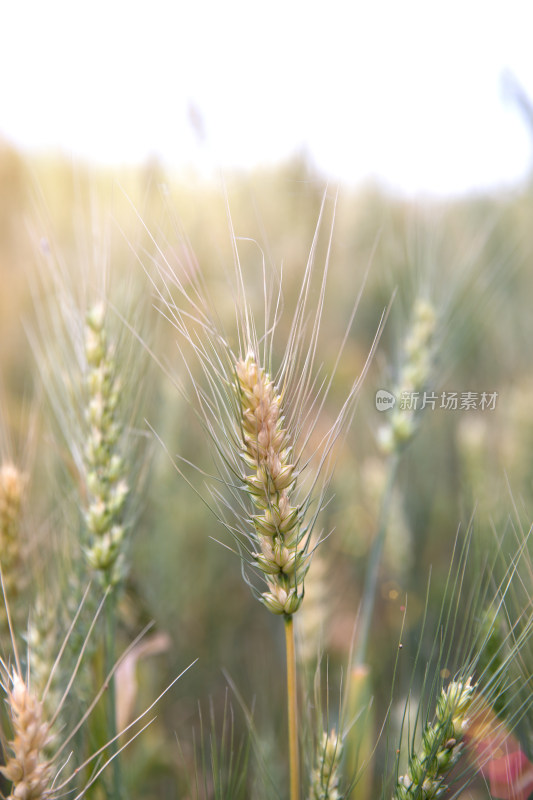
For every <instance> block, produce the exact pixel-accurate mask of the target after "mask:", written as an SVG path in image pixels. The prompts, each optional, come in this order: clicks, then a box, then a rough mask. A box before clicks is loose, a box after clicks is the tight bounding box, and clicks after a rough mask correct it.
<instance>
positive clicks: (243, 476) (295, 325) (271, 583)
mask: <svg viewBox="0 0 533 800" xmlns="http://www.w3.org/2000/svg"><path fill="white" fill-rule="evenodd" d="M326 199H327V198H326V197H324V200H323V205H322V209H321V213H320V217H319V220H318V225H317V229H316V232H315V236H314V239H313V242H312V246H311V252H310V255H309V259H308V262H307V264H306V266H305V268H304V269H303V273H302V282H301V286H300V290H299V294H298V297H297V299H296V302H295V304H294V307H293V309H292V312H291V310H290V309H289V308H288V304H287V302H286V300H285V298H284V297H283V290H282V281H281V278H280V276H279V275H278V273H277V272H276V270H275V269H272V270H269V269H268V267H267V265H266V263H265V260H264V258H263V260H262V262H261V263H260V264H258V265H257V267H258V270H260V275H261V279H262V283H263V295H264V297H263V300H264V304H263V307H262V308H261V310H260V311H259V312H256V311H255V310H254V309H253V308H252V305H251V303H250V302H249V300H248V297H247V291H246V280H245V276H244V272H243V270H242V268H241V263H240V259H239V253H238V241H237V239H236V238H235V236H234V235H233V232H232V242H233V249H234V266H235V280H234V282H233V283H231V285H228V292H229V293H230V294H232V295H233V297H234V298H235V320H234V323H233V327H232V329H231V330H229V331H228V330H226V329H225V323H224V322H223V321H221V320H220V318H219V316H218V313H217V308H216V306H215V305H214V304H213V303H212V302H211V301H210V298H209V296H208V294H207V292H206V289H205V284H204V280H203V277H202V273H201V269H200V267H199V266H198V265H196V266H195V269H192V270H191V269H187V270H186V271H185V270H184V272H183V274H182V275H180V274H178V273H177V272H176V270H175V269H173V267H172V265H171V264H169V263H168V261H167V260H166V258H165V254H164V253H163V251H162V250H159V252H158V257H159V258H158V261H157V262H156V268H157V270H158V278H156V279H152V278H150V279H151V280H152V282H153V286H154V288H155V290H156V292H157V295H158V297H159V301H160V310H161V313H162V315H163V316H164V317H166V318H167V320H168V321H169V322H170V323H171V324H172V325H173V326H174V328H175V329H176V330H177V331H178V333H179V334H180V338H179V339H178V345H179V347H180V352H181V355H182V356H183V359H184V361H185V366H186V368H187V370H188V373H189V376H190V378H191V384H192V393H188V392H187V391H186V390H185V389H184V387H183V384H181V383H178V385H177V388H178V390H179V391H180V392H182V393H183V394H185V396H186V399H187V400H188V401H189V402H190V404H191V406H192V408H193V411H194V413H196V415H197V417H198V419H199V420H200V423H201V425H202V427H203V428H204V430H205V432H206V434H207V436H208V438H209V439H210V441H211V444H212V447H213V452H214V455H215V460H216V464H217V469H218V472H217V474H216V475H213V476H211V477H212V481H211V483H210V496H209V497H207V498H204V499H206V500H207V503H208V504H209V505H210V506H211V507H212V508H213V510H214V513H215V514H216V516H217V518H218V519H219V520H220V521H221V523H222V524H223V525H224V526H225V527H226V529H227V531H228V532H229V533H230V535H231V536H232V537H234V539H235V542H236V545H237V549H238V551H239V554H240V555H241V557H242V560H243V574H244V575H245V578H246V579H247V581H248V582H249V584H250V586H251V588H252V591H253V592H254V594H255V595H256V597H257V598H258V599H259V600H261V602H262V603H263V604H264V605H265V606H266V607H267V608H268V609H269V610H270V611H272V612H273V613H275V614H280V615H289V616H290V615H291V614H293V613H295V611H297V610H298V608H299V607H300V605H301V603H302V598H303V591H304V577H305V573H306V571H307V569H308V568H309V564H310V556H311V548H310V542H311V534H312V532H313V529H314V527H315V524H316V521H317V517H318V515H319V513H320V510H321V509H322V507H323V505H324V502H325V497H326V492H327V485H328V481H329V479H330V477H331V471H332V463H331V462H332V451H333V448H334V446H335V444H336V442H337V440H338V439H339V437H340V436H341V435H342V434H343V432H344V431H345V430H346V428H347V425H348V423H349V422H350V420H351V417H352V415H353V410H354V405H355V401H356V397H357V393H358V389H359V387H360V385H361V382H362V379H363V377H364V375H365V373H366V370H367V368H368V364H369V361H370V358H371V356H372V354H373V349H374V347H375V345H376V343H377V339H378V336H379V333H380V332H381V327H382V325H383V318H382V319H381V320H379V321H377V335H376V340H375V342H374V346H373V348H372V351H371V353H370V354H369V358H368V360H367V362H366V364H364V365H363V367H362V370H361V374H360V375H358V376H356V378H355V380H354V382H353V384H352V385H351V387H350V388H349V390H348V393H347V396H346V399H345V401H344V403H343V405H342V407H341V408H340V411H339V413H338V415H337V417H336V418H335V419H334V421H333V423H332V424H331V425H330V426H329V428H328V429H327V430H326V431H325V433H323V434H322V436H321V438H320V441H318V443H317V442H316V441H314V440H313V434H314V432H315V430H316V428H317V425H318V423H319V421H321V418H322V416H321V415H322V412H323V410H324V405H325V403H326V399H327V397H328V393H329V389H330V387H331V384H332V381H333V379H334V373H335V369H336V366H337V364H338V363H339V360H340V358H341V354H342V350H343V346H344V344H345V342H346V340H347V338H348V336H349V334H350V331H351V328H352V324H353V321H354V317H355V312H356V309H357V307H358V303H359V300H360V298H361V291H362V290H361V291H360V292H359V294H358V295H357V297H356V299H355V302H354V306H353V310H352V313H351V315H350V317H349V319H348V320H347V324H346V330H345V334H344V339H343V342H342V345H341V348H340V350H339V353H338V356H337V360H336V364H335V366H334V369H333V371H332V374H330V375H324V374H320V370H319V369H318V368H317V366H316V355H317V350H318V344H319V339H320V327H321V320H322V316H323V312H324V306H325V302H326V284H327V277H328V271H329V254H330V248H331V240H332V230H331V233H330V236H329V240H328V247H327V255H326V259H325V263H324V265H323V267H322V269H320V268H319V267H318V266H317V264H316V251H317V247H318V242H319V238H320V228H321V224H322V221H323V215H324V214H325V206H326ZM193 260H194V257H193V256H192V255H190V256H189V261H193ZM257 278H258V276H257V273H256V274H255V276H254V282H255V284H256V285H257ZM283 327H285V330H286V334H285V340H284V341H279V339H280V335H281V330H282V328H283ZM316 438H318V437H316ZM311 442H313V444H311ZM177 467H178V469H179V471H180V472H182V468H181V467H180V466H179V465H177ZM257 578H258V579H259V580H257Z"/></svg>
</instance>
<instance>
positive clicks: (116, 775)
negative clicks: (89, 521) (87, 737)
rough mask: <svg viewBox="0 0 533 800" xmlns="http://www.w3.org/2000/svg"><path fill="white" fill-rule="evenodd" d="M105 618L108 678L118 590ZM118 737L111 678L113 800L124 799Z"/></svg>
mask: <svg viewBox="0 0 533 800" xmlns="http://www.w3.org/2000/svg"><path fill="white" fill-rule="evenodd" d="M104 618H105V633H106V635H105V645H104V651H105V661H104V668H105V674H106V676H107V675H109V674H110V672H111V670H112V669H113V667H114V664H115V637H116V629H117V624H116V623H117V617H116V589H111V591H110V593H109V597H108V599H107V600H106V603H105V607H104ZM116 735H117V709H116V693H115V678H114V676H113V677H112V678H111V680H110V683H109V687H108V691H107V736H108V740H111V739H114V741H113V742H112V743H111V745H110V747H109V749H110V756H109V757H110V758H111V757H112V758H113V761H112V776H113V789H112V793H111V798H112V800H121V798H122V797H123V794H124V792H123V783H122V770H121V766H120V757H119V756H118V755H117V753H118V740H117V739H116V738H115V737H116Z"/></svg>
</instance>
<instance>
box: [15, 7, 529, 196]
mask: <svg viewBox="0 0 533 800" xmlns="http://www.w3.org/2000/svg"><path fill="white" fill-rule="evenodd" d="M4 5H6V6H7V5H8V0H6V2H5V4H4ZM532 29H533V4H531V3H530V2H529V0H521V2H517V0H442V1H441V0H439V1H438V2H437V1H435V2H433V1H432V0H365V2H363V1H362V0H322V2H318V0H306V1H305V0H268V2H265V0H263V2H255V0H150V2H147V0H144V2H142V3H141V2H136V0H127V1H126V0H91V1H90V2H86V0H84V2H79V1H78V0H45V1H44V2H43V0H11V2H9V7H8V8H7V9H5V8H4V9H3V10H2V15H1V22H0V139H1V138H4V139H7V140H8V141H9V142H11V143H13V144H15V145H16V146H18V147H20V148H23V149H32V150H34V149H39V150H43V149H53V150H54V151H57V150H61V151H63V152H64V153H66V154H67V155H68V156H73V157H78V156H81V157H83V158H85V159H89V160H91V161H98V162H105V163H108V164H109V163H110V164H115V163H116V164H119V163H135V162H142V161H143V160H145V159H147V158H149V157H151V156H157V157H159V158H160V159H161V160H162V161H163V163H164V164H166V165H168V166H169V167H174V166H178V167H180V166H183V165H187V166H190V167H192V168H194V169H195V170H198V171H199V172H200V173H202V174H205V173H207V174H209V173H210V172H212V171H213V170H215V169H217V168H218V167H221V168H222V169H223V170H224V169H229V168H231V167H233V166H238V167H243V168H249V167H251V166H253V165H255V164H265V163H275V162H277V161H279V160H280V159H283V158H288V157H289V156H290V155H291V154H294V153H296V152H302V151H305V152H306V153H307V154H308V155H309V156H310V158H311V161H312V162H314V163H315V164H316V165H317V166H318V167H319V168H320V169H321V170H322V171H323V172H324V173H325V174H327V175H330V176H331V177H332V178H333V179H336V180H339V179H340V180H344V181H348V182H350V183H354V182H356V183H357V182H359V181H361V180H365V179H367V178H369V177H372V176H375V177H377V178H378V179H379V180H380V181H381V182H382V183H383V184H385V185H386V186H389V187H392V188H394V189H399V190H401V191H404V192H407V193H416V192H431V193H446V194H449V193H455V192H464V191H468V190H469V189H471V188H483V187H493V186H496V185H499V184H502V183H503V184H505V185H508V184H510V183H512V182H514V181H516V180H519V179H521V178H523V177H524V176H525V175H526V174H527V172H528V170H529V168H530V167H531V165H532V161H533V131H530V130H529V129H528V127H527V125H526V123H525V120H524V117H523V116H522V115H521V113H520V112H519V110H518V108H517V105H516V104H515V103H513V102H511V101H510V100H509V97H508V93H507V95H506V93H505V91H504V89H503V84H504V82H503V81H502V74H503V73H504V71H505V70H509V71H511V72H512V73H513V74H514V76H515V77H516V79H517V80H518V81H519V82H520V84H521V85H522V86H523V87H524V89H525V90H526V91H527V92H528V94H529V96H530V97H531V98H533V55H532V54H533V45H532V42H531V31H532Z"/></svg>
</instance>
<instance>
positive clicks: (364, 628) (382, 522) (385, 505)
mask: <svg viewBox="0 0 533 800" xmlns="http://www.w3.org/2000/svg"><path fill="white" fill-rule="evenodd" d="M399 461H400V457H399V455H398V453H394V454H393V455H392V456H391V457H390V461H389V468H388V472H387V482H386V484H385V489H384V491H383V495H382V498H381V505H380V509H379V518H378V529H377V533H376V536H375V538H374V541H373V542H372V549H371V550H370V557H369V559H368V568H367V571H366V576H365V585H364V589H363V599H362V603H361V618H360V623H359V626H358V633H357V647H356V651H355V661H354V666H356V667H360V666H362V665H363V664H364V663H365V661H366V651H367V647H368V637H369V633H370V625H371V623H372V616H373V613H374V604H375V600H376V588H377V582H378V574H379V564H380V561H381V555H382V553H383V547H384V545H385V538H386V535H387V524H388V521H389V512H390V505H391V499H392V491H393V489H394V484H395V481H396V473H397V471H398V463H399Z"/></svg>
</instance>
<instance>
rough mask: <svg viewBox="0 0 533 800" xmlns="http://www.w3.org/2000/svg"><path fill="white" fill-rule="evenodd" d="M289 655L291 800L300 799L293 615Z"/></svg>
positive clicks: (287, 628)
mask: <svg viewBox="0 0 533 800" xmlns="http://www.w3.org/2000/svg"><path fill="white" fill-rule="evenodd" d="M285 642H286V653H287V710H288V720H289V767H290V800H299V798H300V767H299V759H298V704H297V695H296V653H295V649H294V623H293V621H292V615H291V616H286V617H285Z"/></svg>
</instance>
